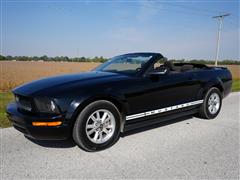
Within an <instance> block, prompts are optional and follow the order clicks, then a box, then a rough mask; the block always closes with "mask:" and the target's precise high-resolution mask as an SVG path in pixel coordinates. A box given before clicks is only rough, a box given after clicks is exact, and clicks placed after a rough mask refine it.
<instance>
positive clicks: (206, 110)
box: [199, 87, 222, 119]
mask: <svg viewBox="0 0 240 180" xmlns="http://www.w3.org/2000/svg"><path fill="white" fill-rule="evenodd" d="M221 106H222V94H221V92H220V91H219V89H218V88H216V87H213V88H211V89H209V90H208V92H207V93H206V95H205V97H204V101H203V104H202V105H201V106H200V109H199V116H200V117H201V118H205V119H214V118H215V117H216V116H217V115H218V113H219V112H220V110H221Z"/></svg>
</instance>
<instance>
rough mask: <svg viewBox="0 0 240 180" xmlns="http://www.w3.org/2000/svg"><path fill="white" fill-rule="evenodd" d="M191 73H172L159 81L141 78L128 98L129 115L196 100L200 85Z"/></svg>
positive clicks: (158, 79)
mask: <svg viewBox="0 0 240 180" xmlns="http://www.w3.org/2000/svg"><path fill="white" fill-rule="evenodd" d="M193 81H194V79H192V77H191V76H190V74H189V73H184V72H170V73H167V74H165V75H159V77H158V78H157V79H153V78H150V77H149V76H146V77H142V78H139V79H138V80H136V81H135V83H134V88H133V89H132V91H130V92H129V93H128V94H127V95H126V97H127V101H128V105H129V114H138V113H144V112H147V111H152V110H156V109H160V108H166V107H171V106H175V105H179V104H183V103H188V102H193V101H195V100H196V92H197V88H198V84H197V83H196V82H193Z"/></svg>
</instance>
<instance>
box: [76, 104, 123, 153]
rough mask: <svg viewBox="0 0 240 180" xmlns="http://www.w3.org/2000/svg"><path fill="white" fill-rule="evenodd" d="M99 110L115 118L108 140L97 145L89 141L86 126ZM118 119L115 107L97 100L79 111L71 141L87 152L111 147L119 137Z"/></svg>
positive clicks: (119, 122)
mask: <svg viewBox="0 0 240 180" xmlns="http://www.w3.org/2000/svg"><path fill="white" fill-rule="evenodd" d="M101 109H105V110H107V111H109V112H111V113H112V115H113V116H114V118H115V130H114V132H113V134H112V136H111V138H110V139H108V140H107V141H106V142H104V143H101V144H99V143H94V142H92V141H91V140H90V139H89V137H88V135H87V133H86V124H87V121H88V118H89V117H90V115H91V114H92V113H94V112H95V111H97V110H101ZM120 117H121V116H120V113H119V111H118V109H117V107H116V106H115V105H114V104H113V103H111V102H109V101H105V100H98V101H95V102H93V103H91V104H89V105H88V106H86V107H85V108H84V109H83V110H82V111H81V113H80V114H79V115H78V117H77V119H76V122H75V124H74V127H73V139H74V141H75V143H76V144H77V145H78V146H79V147H80V148H82V149H83V150H85V151H89V152H93V151H100V150H103V149H106V148H108V147H110V146H112V145H113V144H114V143H116V142H117V141H118V139H119V136H120V125H121V119H120Z"/></svg>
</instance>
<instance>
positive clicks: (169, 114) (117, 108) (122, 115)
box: [7, 53, 232, 151]
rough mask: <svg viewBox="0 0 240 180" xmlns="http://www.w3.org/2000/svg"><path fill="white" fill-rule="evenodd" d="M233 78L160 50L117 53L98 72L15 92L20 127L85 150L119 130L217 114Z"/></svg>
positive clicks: (107, 142)
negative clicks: (166, 56) (166, 57)
mask: <svg viewBox="0 0 240 180" xmlns="http://www.w3.org/2000/svg"><path fill="white" fill-rule="evenodd" d="M231 84H232V76H231V73H230V71H229V70H228V69H226V68H223V67H208V66H206V65H201V64H189V63H172V62H171V61H166V60H165V61H164V57H163V56H162V55H161V54H159V53H132V54H125V55H121V56H116V57H114V58H112V59H110V60H109V61H107V62H106V63H103V64H102V65H100V66H99V67H98V68H96V69H95V70H93V71H90V72H86V73H80V74H71V75H64V76H57V77H50V78H45V79H41V80H37V81H33V82H31V83H28V84H25V85H22V86H20V87H17V88H15V89H14V90H13V93H14V95H15V102H13V103H10V104H9V105H8V107H7V113H8V117H9V119H10V120H11V121H12V123H13V126H14V127H15V128H16V129H17V130H19V131H21V132H22V133H24V134H25V135H26V136H28V137H30V138H34V139H40V140H44V139H53V140H56V139H67V138H69V137H73V139H74V141H75V142H76V144H78V145H79V146H80V147H81V148H83V149H84V150H86V151H98V150H102V149H105V148H107V147H109V146H111V145H113V144H114V143H115V142H116V141H117V140H118V138H119V136H120V133H121V132H122V133H124V132H125V131H128V130H130V129H134V128H139V127H142V126H146V125H149V124H155V123H159V122H160V121H166V120H170V119H174V118H178V117H181V116H186V115H196V116H199V117H201V118H205V119H213V118H215V117H216V116H217V115H218V113H219V111H220V109H221V105H222V98H224V97H225V96H227V95H228V94H229V93H230V91H231Z"/></svg>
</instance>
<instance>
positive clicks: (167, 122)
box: [121, 115, 194, 137]
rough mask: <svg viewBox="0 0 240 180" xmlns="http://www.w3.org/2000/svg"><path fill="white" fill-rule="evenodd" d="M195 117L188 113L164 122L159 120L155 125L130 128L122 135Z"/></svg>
mask: <svg viewBox="0 0 240 180" xmlns="http://www.w3.org/2000/svg"><path fill="white" fill-rule="evenodd" d="M193 117H194V116H192V115H188V116H184V117H180V118H176V119H172V120H168V121H164V122H159V123H156V124H153V125H149V126H145V127H141V128H137V129H133V130H129V131H127V132H124V133H122V134H121V137H125V136H130V135H133V134H137V133H141V132H144V131H148V130H151V129H155V128H159V127H163V126H167V125H170V124H174V123H177V122H181V121H184V120H189V119H191V118H193ZM186 124H187V125H188V124H189V122H186Z"/></svg>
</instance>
